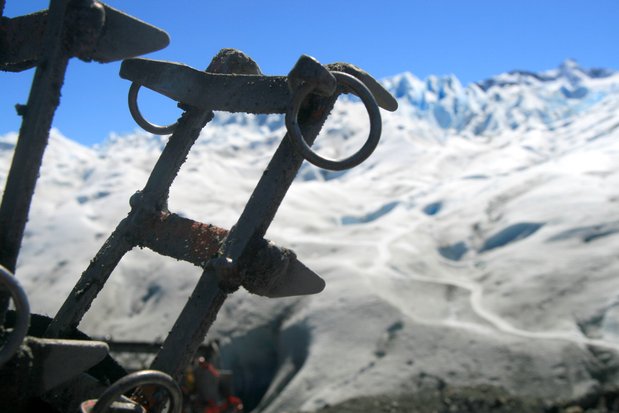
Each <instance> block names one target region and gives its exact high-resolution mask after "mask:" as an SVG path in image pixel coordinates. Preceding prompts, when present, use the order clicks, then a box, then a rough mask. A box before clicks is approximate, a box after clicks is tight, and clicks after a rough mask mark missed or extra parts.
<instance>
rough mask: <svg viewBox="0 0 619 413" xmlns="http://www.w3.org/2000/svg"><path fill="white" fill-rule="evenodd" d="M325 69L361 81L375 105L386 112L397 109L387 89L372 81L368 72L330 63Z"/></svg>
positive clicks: (346, 65) (347, 65)
mask: <svg viewBox="0 0 619 413" xmlns="http://www.w3.org/2000/svg"><path fill="white" fill-rule="evenodd" d="M326 67H327V69H329V70H335V71H338V72H344V73H348V74H349V75H352V76H354V77H356V78H357V79H359V80H360V81H362V82H363V83H364V84H365V86H367V88H368V89H370V92H372V95H374V99H376V103H377V104H378V106H380V107H381V108H383V109H385V110H388V111H389V112H395V111H396V110H397V109H398V101H397V100H396V99H395V98H394V97H393V96H392V95H391V93H389V91H388V90H387V89H385V88H384V86H383V85H381V84H380V83H378V81H377V80H376V79H374V78H373V77H372V76H371V75H370V74H369V73H368V72H366V71H365V70H363V69H361V68H358V67H357V66H355V65H353V64H350V63H340V62H338V63H330V64H328V65H326Z"/></svg>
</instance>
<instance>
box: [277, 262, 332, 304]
mask: <svg viewBox="0 0 619 413" xmlns="http://www.w3.org/2000/svg"><path fill="white" fill-rule="evenodd" d="M278 281H279V282H277V283H275V284H274V285H273V286H272V288H271V289H270V291H269V294H268V295H267V297H270V298H281V297H292V296H295V295H310V294H318V293H320V292H322V291H323V290H324V289H325V286H326V283H325V280H323V279H322V278H321V277H320V276H319V275H318V274H316V273H315V272H314V271H312V270H310V269H309V268H308V267H306V266H305V265H304V264H303V263H302V262H301V261H299V260H298V259H296V258H293V259H292V260H291V261H290V263H289V264H288V268H287V269H286V272H285V273H284V274H282V275H281V276H280V277H279V280H278Z"/></svg>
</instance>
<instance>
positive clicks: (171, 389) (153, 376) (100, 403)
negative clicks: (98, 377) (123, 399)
mask: <svg viewBox="0 0 619 413" xmlns="http://www.w3.org/2000/svg"><path fill="white" fill-rule="evenodd" d="M147 384H155V385H158V386H161V387H163V388H165V389H166V390H167V391H168V393H169V395H170V408H169V409H168V412H170V413H180V411H181V408H182V407H183V404H182V403H183V399H182V394H181V389H180V387H179V386H178V383H176V381H174V379H173V378H172V377H170V376H169V375H167V374H165V373H164V372H162V371H157V370H142V371H137V372H135V373H131V374H128V375H126V376H125V377H123V378H122V379H120V380H118V381H117V382H116V383H114V384H112V385H111V386H110V387H108V388H107V390H105V392H103V394H102V395H101V397H99V400H97V403H96V404H95V405H94V406H93V408H92V410H91V411H90V413H103V412H105V411H106V410H107V409H108V408H109V407H110V405H111V404H112V403H113V402H114V401H115V400H116V399H118V398H119V397H120V396H121V395H122V394H123V393H126V392H128V391H129V390H131V389H134V388H136V387H138V386H144V385H147Z"/></svg>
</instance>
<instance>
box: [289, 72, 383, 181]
mask: <svg viewBox="0 0 619 413" xmlns="http://www.w3.org/2000/svg"><path fill="white" fill-rule="evenodd" d="M331 73H332V74H333V75H334V76H335V78H336V79H337V81H338V83H341V84H343V85H345V86H347V87H349V88H351V89H352V91H353V92H354V93H355V95H357V96H358V97H359V98H361V101H362V102H363V104H364V105H365V108H366V110H367V111H368V115H369V117H370V133H369V135H368V139H367V141H366V142H365V144H364V145H363V146H362V147H361V149H359V150H358V151H357V152H356V153H354V154H353V155H351V156H349V157H348V158H344V159H341V160H334V159H328V158H324V157H322V156H320V155H318V154H317V153H316V152H314V151H313V150H312V149H311V148H310V147H309V145H308V144H307V142H306V141H305V138H304V137H303V134H302V133H301V128H300V127H299V122H298V119H297V118H298V116H299V108H300V107H301V103H302V102H303V100H304V99H305V98H306V97H307V95H309V94H310V93H311V92H312V90H313V89H314V88H313V87H312V86H311V85H309V84H308V85H304V86H302V87H301V88H299V89H297V91H296V93H295V94H294V96H293V99H292V103H291V104H290V105H289V106H288V110H287V111H286V129H288V134H289V135H290V139H291V141H292V143H293V145H294V147H295V149H296V150H297V152H299V153H300V154H301V155H302V156H303V157H304V158H305V159H306V160H307V161H308V162H310V163H312V164H314V165H316V166H318V167H320V168H324V169H329V170H332V171H342V170H345V169H350V168H353V167H355V166H357V165H359V164H360V163H361V162H363V161H365V160H366V159H367V158H368V157H369V156H370V155H371V154H372V152H374V149H376V146H377V145H378V141H379V140H380V134H381V131H382V121H381V116H380V110H379V108H378V105H377V104H376V99H374V96H373V95H372V92H370V90H369V89H368V88H367V87H366V86H365V85H364V84H363V82H361V81H360V80H359V79H357V78H356V77H354V76H351V75H349V74H348V73H344V72H336V71H333V72H331Z"/></svg>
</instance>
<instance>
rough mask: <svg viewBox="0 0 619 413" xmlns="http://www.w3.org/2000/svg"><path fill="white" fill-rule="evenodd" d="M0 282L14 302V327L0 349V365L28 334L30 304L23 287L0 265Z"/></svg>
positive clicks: (13, 352) (8, 358)
mask: <svg viewBox="0 0 619 413" xmlns="http://www.w3.org/2000/svg"><path fill="white" fill-rule="evenodd" d="M0 284H2V285H4V286H5V287H6V288H7V289H8V290H9V293H11V297H12V298H13V303H15V318H16V319H15V327H13V331H12V332H11V334H10V335H9V337H8V338H7V340H6V342H5V343H4V347H2V349H1V350H0V367H2V366H3V365H4V363H6V362H7V361H9V360H10V359H11V358H12V357H13V356H14V355H15V353H16V352H17V350H18V349H19V346H20V345H21V343H22V342H23V341H24V338H25V337H26V334H28V327H29V326H30V304H29V303H28V297H27V296H26V293H25V292H24V289H23V288H22V286H21V285H20V284H19V282H18V281H17V279H16V278H15V277H14V276H13V274H11V272H10V271H9V270H7V269H6V268H4V267H3V266H2V265H0Z"/></svg>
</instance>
